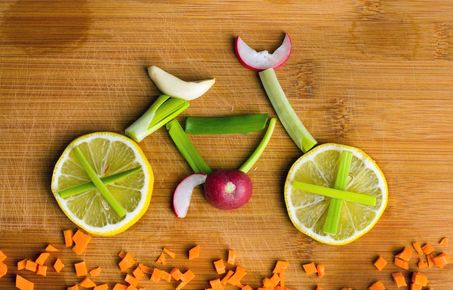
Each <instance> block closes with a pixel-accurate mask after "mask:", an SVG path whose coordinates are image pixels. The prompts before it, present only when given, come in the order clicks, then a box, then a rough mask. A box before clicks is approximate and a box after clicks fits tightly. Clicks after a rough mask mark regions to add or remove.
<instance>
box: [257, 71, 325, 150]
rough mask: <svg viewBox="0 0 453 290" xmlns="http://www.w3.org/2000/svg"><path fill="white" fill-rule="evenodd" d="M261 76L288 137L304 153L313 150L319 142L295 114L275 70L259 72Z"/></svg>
mask: <svg viewBox="0 0 453 290" xmlns="http://www.w3.org/2000/svg"><path fill="white" fill-rule="evenodd" d="M259 76H260V79H261V82H262V83H263V87H264V90H265V91H266V94H267V96H268V97H269V100H270V101H271V103H272V106H273V107H274V110H275V112H276V113H277V115H278V118H279V119H280V121H281V122H282V124H283V127H285V129H286V132H288V135H289V136H290V137H291V139H293V141H294V143H296V145H297V147H299V148H300V149H301V150H302V151H303V152H304V153H305V152H307V151H308V150H310V149H311V148H313V146H315V145H316V144H317V142H316V140H315V138H313V136H312V135H311V134H310V132H308V130H307V129H306V128H305V126H304V124H303V123H302V121H301V120H300V119H299V117H298V116H297V114H296V112H294V109H293V107H292V106H291V104H290V102H289V101H288V98H287V97H286V95H285V92H284V91H283V89H282V87H281V86H280V83H279V82H278V79H277V75H276V74H275V71H274V69H272V68H269V69H266V70H263V71H261V72H259Z"/></svg>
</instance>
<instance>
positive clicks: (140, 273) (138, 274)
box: [132, 266, 145, 280]
mask: <svg viewBox="0 0 453 290" xmlns="http://www.w3.org/2000/svg"><path fill="white" fill-rule="evenodd" d="M132 275H134V277H135V278H137V280H141V279H143V278H144V277H145V273H143V271H142V270H141V269H140V266H137V268H135V270H134V271H132Z"/></svg>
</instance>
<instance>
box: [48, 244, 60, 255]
mask: <svg viewBox="0 0 453 290" xmlns="http://www.w3.org/2000/svg"><path fill="white" fill-rule="evenodd" d="M46 252H50V253H54V252H58V249H57V248H55V247H54V246H53V245H52V244H48V245H47V247H46Z"/></svg>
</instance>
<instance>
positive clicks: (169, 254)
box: [163, 248, 176, 259]
mask: <svg viewBox="0 0 453 290" xmlns="http://www.w3.org/2000/svg"><path fill="white" fill-rule="evenodd" d="M163 251H164V253H165V254H167V255H168V256H169V257H170V258H172V259H174V258H175V257H176V254H175V252H173V251H171V250H169V249H167V248H164V249H163Z"/></svg>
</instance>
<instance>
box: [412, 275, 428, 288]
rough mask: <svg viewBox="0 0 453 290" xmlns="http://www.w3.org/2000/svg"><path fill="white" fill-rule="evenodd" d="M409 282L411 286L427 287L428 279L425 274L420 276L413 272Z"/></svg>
mask: <svg viewBox="0 0 453 290" xmlns="http://www.w3.org/2000/svg"><path fill="white" fill-rule="evenodd" d="M411 282H412V283H413V284H417V285H421V286H426V285H428V277H427V276H426V275H425V274H422V273H420V272H414V273H412V280H411Z"/></svg>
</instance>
